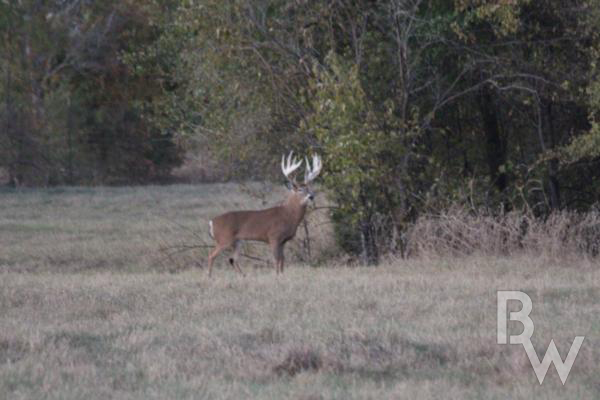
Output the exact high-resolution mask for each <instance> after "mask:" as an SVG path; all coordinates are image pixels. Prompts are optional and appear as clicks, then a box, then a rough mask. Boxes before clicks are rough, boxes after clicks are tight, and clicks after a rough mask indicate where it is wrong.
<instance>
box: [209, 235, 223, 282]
mask: <svg viewBox="0 0 600 400" xmlns="http://www.w3.org/2000/svg"><path fill="white" fill-rule="evenodd" d="M223 249H224V247H223V246H221V245H220V244H219V243H217V244H216V245H215V248H214V249H213V251H211V252H210V254H209V255H208V276H209V277H210V276H211V275H212V266H213V261H214V260H215V257H216V256H218V255H219V253H220V252H221V251H222V250H223Z"/></svg>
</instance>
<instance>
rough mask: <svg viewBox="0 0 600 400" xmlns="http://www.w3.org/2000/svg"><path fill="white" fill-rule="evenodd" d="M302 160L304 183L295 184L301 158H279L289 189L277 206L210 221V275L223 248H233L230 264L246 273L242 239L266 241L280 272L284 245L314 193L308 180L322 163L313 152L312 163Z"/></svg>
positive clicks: (232, 214)
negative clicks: (241, 265) (211, 241)
mask: <svg viewBox="0 0 600 400" xmlns="http://www.w3.org/2000/svg"><path fill="white" fill-rule="evenodd" d="M304 160H305V162H306V168H305V173H304V182H303V183H298V182H297V181H296V178H295V177H294V176H292V173H293V172H294V171H296V170H297V169H298V168H299V167H300V165H302V160H299V161H297V160H296V158H295V157H294V152H293V151H292V152H290V154H289V155H288V157H287V159H286V157H285V154H284V155H283V156H282V157H281V172H283V175H284V176H285V178H286V180H287V182H286V186H287V188H288V190H289V192H288V194H287V197H286V198H285V200H284V201H283V202H282V203H281V204H280V205H278V206H275V207H271V208H267V209H263V210H244V211H230V212H227V213H225V214H221V215H219V216H217V217H215V218H213V219H212V220H210V221H209V225H210V234H211V236H212V237H213V239H214V241H215V246H214V249H213V250H212V251H211V252H210V253H209V255H208V276H209V277H210V276H211V275H212V266H213V261H214V259H215V257H217V255H219V253H221V251H223V250H226V249H233V254H232V256H231V257H230V258H229V263H230V264H231V265H232V266H233V268H234V269H236V270H237V271H238V272H239V273H240V274H242V276H245V274H244V273H243V272H242V269H241V268H240V265H239V263H238V260H239V256H240V246H241V244H242V242H243V241H258V242H264V243H267V244H268V245H269V246H270V247H271V252H272V257H273V264H274V267H275V273H276V275H279V274H280V273H281V274H283V262H284V251H283V249H284V246H285V244H286V243H287V242H288V241H290V240H291V239H293V238H294V236H295V235H296V229H298V225H300V223H301V222H302V219H303V218H304V214H305V213H306V207H307V206H308V204H309V202H312V201H314V198H315V194H314V192H313V191H312V189H311V187H310V183H311V182H312V181H313V180H314V179H315V178H316V177H317V176H318V175H319V173H320V172H321V168H322V166H323V165H322V162H321V158H320V157H319V156H318V155H313V157H312V165H311V164H310V163H309V161H308V158H306V157H305V158H304Z"/></svg>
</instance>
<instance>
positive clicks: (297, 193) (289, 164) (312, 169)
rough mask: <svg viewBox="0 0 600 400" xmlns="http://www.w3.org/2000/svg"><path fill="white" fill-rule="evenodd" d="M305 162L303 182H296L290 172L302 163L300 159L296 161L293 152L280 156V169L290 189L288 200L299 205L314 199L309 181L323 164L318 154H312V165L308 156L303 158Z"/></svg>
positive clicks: (316, 174) (317, 173)
mask: <svg viewBox="0 0 600 400" xmlns="http://www.w3.org/2000/svg"><path fill="white" fill-rule="evenodd" d="M304 161H305V162H306V169H305V171H304V182H303V183H298V182H297V181H296V178H295V177H294V176H292V173H293V172H294V171H296V170H297V169H298V168H299V167H300V165H302V160H299V161H297V160H296V158H295V157H294V152H293V151H292V152H290V154H289V155H288V157H287V160H286V158H285V155H283V156H282V157H281V171H282V172H283V175H284V176H285V177H286V179H287V181H288V184H287V187H288V189H289V190H290V195H289V197H288V200H292V199H293V200H296V201H297V202H298V203H300V204H301V205H306V204H308V202H309V201H312V200H314V198H315V194H314V192H313V191H312V189H311V187H310V183H311V182H312V181H313V180H314V179H315V178H316V177H317V176H319V173H320V172H321V168H322V167H323V164H322V163H321V158H320V157H319V156H318V155H316V154H315V155H313V158H312V165H311V163H310V162H309V161H308V158H306V157H305V158H304Z"/></svg>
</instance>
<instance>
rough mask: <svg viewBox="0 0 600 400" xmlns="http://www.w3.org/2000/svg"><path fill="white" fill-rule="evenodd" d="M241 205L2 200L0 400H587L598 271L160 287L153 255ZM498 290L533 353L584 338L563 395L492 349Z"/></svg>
mask: <svg viewBox="0 0 600 400" xmlns="http://www.w3.org/2000/svg"><path fill="white" fill-rule="evenodd" d="M257 190H260V186H259V187H258V189H257ZM232 193H234V194H235V195H232ZM276 197H277V196H274V198H276ZM246 198H247V197H246V195H244V194H243V193H242V192H240V191H237V189H236V187H235V186H232V185H212V186H189V187H188V186H176V187H146V188H130V189H125V188H124V189H94V190H92V189H67V190H64V189H60V190H53V191H24V192H12V191H5V192H1V193H0V203H1V204H2V206H3V207H2V208H1V209H0V259H1V260H0V398H7V399H38V398H40V399H41V398H47V399H81V398H86V399H90V400H91V399H101V398H127V399H148V398H150V399H152V398H156V399H164V398H178V399H179V398H214V399H239V398H274V399H281V398H297V399H330V398H331V399H333V398H339V399H351V398H356V399H365V398H377V399H379V398H394V399H395V398H410V399H413V398H424V399H432V398H461V399H462V398H490V399H491V398H497V399H504V398H517V399H518V398H521V399H530V398H546V399H564V398H569V399H570V398H580V399H596V398H598V395H599V393H600V386H599V385H598V376H600V367H599V365H600V345H599V344H600V343H599V342H598V341H599V337H598V332H599V331H600V308H599V306H598V305H599V304H600V291H599V290H598V287H599V285H600V273H599V266H598V264H597V262H596V261H595V260H594V259H586V258H578V259H576V260H575V259H573V260H571V261H569V262H568V263H567V262H565V261H564V260H550V259H549V258H544V257H531V256H530V255H524V254H513V255H510V256H503V257H494V256H485V257H484V256H477V255H471V256H468V257H458V258H450V257H446V258H441V257H437V258H432V259H431V260H426V259H413V260H395V261H391V262H389V263H388V264H386V265H383V266H381V267H378V268H357V267H355V268H349V267H344V266H337V267H331V268H327V267H324V266H323V267H318V268H313V267H310V266H309V264H307V263H304V262H299V261H298V258H296V261H295V262H293V263H292V265H291V266H290V267H289V268H287V269H286V272H285V274H284V275H283V276H279V277H277V276H275V274H274V273H273V270H272V269H271V268H268V269H267V268H256V269H254V268H251V267H250V265H247V266H246V272H248V276H247V277H246V278H242V277H240V276H238V275H237V274H236V273H235V271H233V270H232V268H231V267H228V265H227V263H226V262H225V260H221V262H220V264H219V267H220V268H218V270H217V271H215V272H216V273H215V277H214V279H212V280H208V279H207V277H206V274H205V271H204V270H202V269H199V268H188V267H183V268H182V269H181V270H180V272H179V273H175V274H173V273H167V271H169V268H168V266H167V265H165V264H166V263H168V262H166V261H160V260H161V258H160V256H161V255H162V254H161V252H159V251H157V248H159V247H160V246H163V245H165V243H167V244H168V243H170V242H180V241H181V242H182V243H190V242H191V241H190V238H191V237H194V236H193V235H192V234H191V233H189V232H193V233H194V234H198V232H200V233H202V231H201V230H200V229H199V228H198V227H199V226H202V224H205V221H206V218H207V217H208V216H209V215H213V214H214V213H215V212H219V211H220V210H221V209H223V208H229V207H231V206H241V205H242V204H235V203H236V202H242V201H245V199H246ZM253 201H254V200H253ZM255 201H256V203H253V205H257V206H260V205H261V202H260V201H259V200H255ZM254 250H255V251H256V252H257V254H258V255H259V256H260V255H262V253H261V252H262V251H263V250H264V251H266V249H262V248H256V249H254ZM194 251H195V252H196V254H197V260H201V261H202V262H203V258H202V257H203V256H204V249H196V250H193V251H189V252H184V253H182V254H184V255H185V256H181V258H179V259H178V261H179V262H182V263H183V264H185V263H186V261H185V260H184V259H185V258H186V257H188V258H189V262H195V261H196V258H195V257H194V256H193V255H192V254H194V253H193V252H194ZM290 253H293V251H292V252H290ZM257 265H260V263H257ZM503 289H511V290H523V291H525V292H527V293H528V294H529V295H530V296H531V298H532V300H533V307H534V308H533V312H532V314H531V317H532V319H533V320H534V323H535V333H534V336H533V339H532V340H533V343H534V345H535V346H536V349H537V350H538V354H542V353H543V352H544V351H545V349H546V346H547V345H548V343H549V341H550V339H551V338H553V339H554V340H555V342H556V343H557V346H558V349H559V351H560V352H561V354H562V355H563V356H564V355H565V354H566V352H567V348H568V346H569V345H570V343H571V342H572V340H573V338H574V337H575V336H576V335H585V336H586V338H585V341H584V343H583V346H582V348H581V350H580V353H579V355H578V357H577V360H576V362H575V365H574V367H573V370H572V372H571V375H570V376H569V378H568V381H567V384H566V385H565V386H564V387H563V386H562V385H561V384H560V380H559V378H558V375H557V373H556V371H555V370H554V367H551V369H550V370H549V372H548V375H547V377H546V381H545V383H544V384H543V385H542V386H540V385H539V384H538V382H537V379H536V377H535V375H534V373H533V370H532V369H531V367H530V365H529V361H528V359H527V357H526V355H525V352H524V351H523V349H522V348H521V347H519V346H500V345H497V344H496V292H497V290H503ZM509 327H510V329H511V332H512V331H514V332H515V333H518V332H520V329H521V328H520V325H519V324H515V325H514V326H513V325H509Z"/></svg>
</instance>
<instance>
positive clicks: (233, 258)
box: [229, 240, 246, 276]
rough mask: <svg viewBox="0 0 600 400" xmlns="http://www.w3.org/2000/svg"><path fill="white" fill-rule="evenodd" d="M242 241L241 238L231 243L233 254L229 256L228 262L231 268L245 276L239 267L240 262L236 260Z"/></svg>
mask: <svg viewBox="0 0 600 400" xmlns="http://www.w3.org/2000/svg"><path fill="white" fill-rule="evenodd" d="M241 244H242V241H241V240H236V241H235V242H234V243H233V255H232V256H231V257H230V258H229V263H230V264H231V265H232V266H233V268H235V269H236V270H237V271H238V272H239V273H240V274H242V276H246V275H245V274H244V273H243V272H242V269H241V268H240V264H239V263H238V260H239V258H240V249H241V246H240V245H241Z"/></svg>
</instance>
